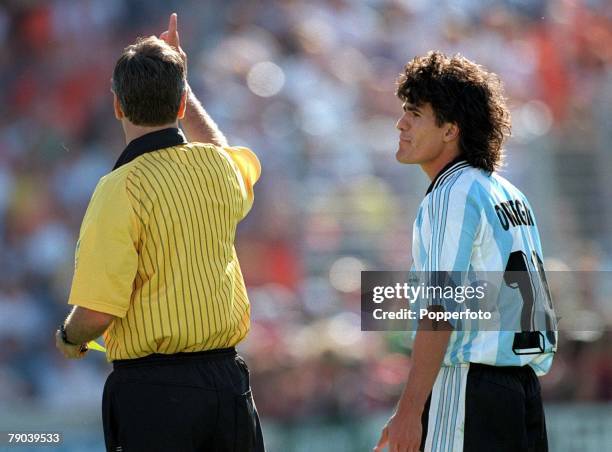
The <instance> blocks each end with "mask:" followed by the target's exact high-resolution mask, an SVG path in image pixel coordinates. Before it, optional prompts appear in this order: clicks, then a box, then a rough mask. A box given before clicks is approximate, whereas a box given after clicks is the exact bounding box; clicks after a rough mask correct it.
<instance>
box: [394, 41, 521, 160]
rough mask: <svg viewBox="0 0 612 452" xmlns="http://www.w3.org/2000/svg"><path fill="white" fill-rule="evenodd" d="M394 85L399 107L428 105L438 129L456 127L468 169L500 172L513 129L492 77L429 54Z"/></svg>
mask: <svg viewBox="0 0 612 452" xmlns="http://www.w3.org/2000/svg"><path fill="white" fill-rule="evenodd" d="M397 83H398V88H397V93H396V94H397V97H399V98H400V99H401V100H402V102H409V103H411V104H414V105H416V106H419V105H422V104H424V103H429V104H430V105H431V107H432V109H433V111H434V113H435V115H436V122H437V124H438V126H441V125H442V124H443V123H445V122H449V123H455V124H457V126H458V127H459V151H460V153H461V155H462V156H463V157H464V158H465V159H466V160H467V162H468V163H469V164H470V165H472V166H474V167H476V168H482V169H484V170H486V171H493V170H495V169H497V168H499V167H500V166H501V164H502V160H503V152H502V145H503V143H504V141H505V139H506V137H508V136H509V135H510V130H511V126H510V112H509V111H508V107H507V106H506V99H505V97H504V91H503V86H502V83H501V81H500V79H499V77H498V76H497V75H496V74H494V73H492V72H488V71H487V70H486V69H485V68H483V67H482V66H480V65H478V64H476V63H474V62H472V61H470V60H468V59H467V58H465V57H463V56H461V55H455V56H453V57H448V56H446V55H445V54H443V53H442V52H438V51H432V52H429V53H428V54H427V55H425V56H420V57H415V58H414V59H412V60H411V61H410V62H409V63H408V64H406V66H405V68H404V72H403V73H402V74H401V75H400V77H399V79H398V80H397Z"/></svg>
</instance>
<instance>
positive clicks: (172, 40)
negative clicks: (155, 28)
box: [159, 13, 187, 65]
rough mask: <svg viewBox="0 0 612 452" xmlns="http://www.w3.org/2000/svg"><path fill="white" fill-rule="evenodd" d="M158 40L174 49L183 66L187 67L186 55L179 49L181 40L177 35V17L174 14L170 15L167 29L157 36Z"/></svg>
mask: <svg viewBox="0 0 612 452" xmlns="http://www.w3.org/2000/svg"><path fill="white" fill-rule="evenodd" d="M159 39H163V40H164V41H166V42H167V43H168V44H170V45H171V46H172V47H174V49H175V50H176V51H177V52H178V53H179V54H180V55H181V58H182V59H183V61H184V62H185V65H187V54H186V53H185V52H184V51H183V49H182V48H181V40H180V38H179V33H178V15H177V14H176V13H172V14H170V20H169V21H168V29H167V30H166V31H164V32H163V33H162V34H161V35H159Z"/></svg>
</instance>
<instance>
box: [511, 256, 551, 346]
mask: <svg viewBox="0 0 612 452" xmlns="http://www.w3.org/2000/svg"><path fill="white" fill-rule="evenodd" d="M504 282H505V283H506V285H507V286H508V287H510V288H512V289H518V290H519V291H520V294H521V299H522V300H523V309H522V310H521V332H520V333H515V335H514V342H513V344H512V351H513V352H514V353H515V354H517V355H530V354H538V353H543V352H544V335H543V334H542V333H541V332H540V331H538V330H537V328H536V325H535V314H536V310H535V308H536V306H535V304H536V296H539V297H540V298H541V297H544V302H545V306H543V308H544V316H545V321H546V337H547V338H548V341H549V342H550V343H551V344H552V345H553V346H554V345H555V343H556V337H555V329H556V325H555V319H554V312H553V307H552V301H551V297H550V290H549V287H548V281H547V280H546V273H545V272H544V264H543V263H542V259H540V256H538V254H537V253H536V252H535V251H533V252H532V254H531V259H528V258H527V255H526V254H525V253H524V252H523V251H514V252H513V253H511V254H510V257H509V258H508V263H507V264H506V271H505V272H504Z"/></svg>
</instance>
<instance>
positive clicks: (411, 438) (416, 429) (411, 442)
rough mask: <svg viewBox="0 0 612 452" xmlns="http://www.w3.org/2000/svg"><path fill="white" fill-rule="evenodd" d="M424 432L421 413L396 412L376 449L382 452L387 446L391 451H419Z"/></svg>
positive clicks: (381, 435)
mask: <svg viewBox="0 0 612 452" xmlns="http://www.w3.org/2000/svg"><path fill="white" fill-rule="evenodd" d="M422 433H423V432H422V427H421V416H420V414H418V413H417V412H416V411H415V412H414V413H406V414H402V415H400V414H399V413H397V412H396V413H395V414H394V415H393V416H391V418H390V419H389V420H388V421H387V424H386V425H385V426H384V428H383V430H382V432H381V434H380V439H379V440H378V444H376V447H374V451H375V452H381V451H382V450H384V448H385V446H386V447H388V450H389V452H419V450H420V449H419V448H420V446H421V435H422Z"/></svg>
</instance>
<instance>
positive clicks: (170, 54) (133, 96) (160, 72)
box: [112, 36, 186, 126]
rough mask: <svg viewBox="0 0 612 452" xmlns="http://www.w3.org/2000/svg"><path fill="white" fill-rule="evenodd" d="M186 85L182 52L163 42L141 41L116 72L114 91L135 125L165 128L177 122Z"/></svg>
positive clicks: (127, 50) (124, 55)
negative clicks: (180, 53)
mask: <svg viewBox="0 0 612 452" xmlns="http://www.w3.org/2000/svg"><path fill="white" fill-rule="evenodd" d="M185 86H186V67H185V63H184V62H183V60H182V58H181V56H180V55H179V53H178V52H177V51H176V50H174V49H173V48H172V47H171V46H170V45H168V44H167V43H166V42H164V41H163V40H161V39H158V38H156V37H155V36H151V37H149V38H138V40H137V41H136V42H135V43H134V44H132V45H130V46H127V47H126V48H125V49H124V50H123V53H122V54H121V56H120V57H119V60H117V64H116V65H115V70H114V71H113V80H112V88H113V92H114V93H115V94H116V95H117V99H118V100H119V104H120V105H121V110H123V113H124V114H125V116H126V117H127V118H128V119H129V120H130V122H132V124H135V125H139V126H161V125H164V124H169V123H172V122H174V121H176V118H177V114H178V111H179V107H180V103H181V96H182V95H183V92H184V91H185Z"/></svg>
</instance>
